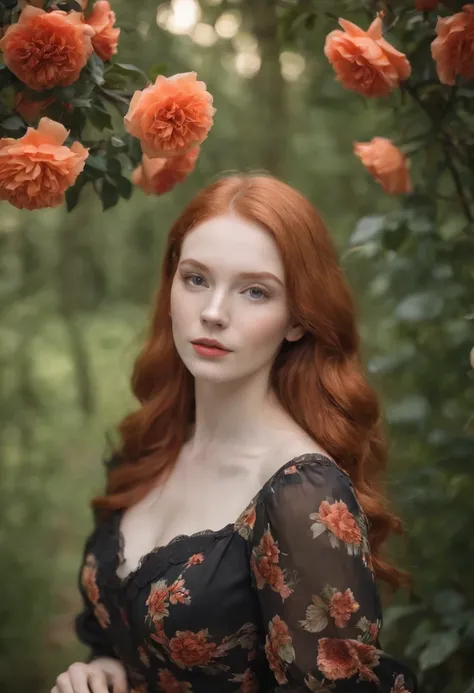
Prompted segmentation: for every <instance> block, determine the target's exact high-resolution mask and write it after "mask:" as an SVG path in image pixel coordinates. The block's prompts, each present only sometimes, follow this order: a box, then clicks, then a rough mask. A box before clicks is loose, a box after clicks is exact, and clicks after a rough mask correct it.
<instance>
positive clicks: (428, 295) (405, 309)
mask: <svg viewBox="0 0 474 693" xmlns="http://www.w3.org/2000/svg"><path fill="white" fill-rule="evenodd" d="M443 307H444V299H443V297H442V296H440V295H439V294H437V293H435V292H434V291H420V292H419V293H417V294H412V295H411V296H407V298H405V299H404V300H403V301H401V303H399V304H398V306H397V307H396V309H395V313H396V315H397V317H398V318H400V319H401V320H406V321H408V322H420V321H422V320H433V319H434V318H437V317H438V316H439V315H440V314H441V312H442V310H443Z"/></svg>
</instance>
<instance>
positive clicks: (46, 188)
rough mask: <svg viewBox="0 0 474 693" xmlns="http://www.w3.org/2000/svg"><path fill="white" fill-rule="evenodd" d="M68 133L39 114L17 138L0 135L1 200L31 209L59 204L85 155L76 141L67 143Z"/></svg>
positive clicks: (79, 168) (61, 126)
mask: <svg viewBox="0 0 474 693" xmlns="http://www.w3.org/2000/svg"><path fill="white" fill-rule="evenodd" d="M67 135H68V131H67V130H66V128H65V127H64V126H63V125H61V124H60V123H56V122H55V121H54V120H50V119H49V118H41V120H40V122H39V124H38V129H37V130H35V129H34V128H28V130H27V131H26V134H25V135H24V136H23V137H21V138H20V139H17V140H15V139H12V138H10V137H5V138H2V139H0V200H7V201H8V202H10V203H11V204H12V205H14V206H15V207H18V208H19V209H30V210H31V209H42V208H44V207H57V206H58V205H60V204H61V203H62V202H63V201H64V193H65V192H66V190H67V188H69V187H70V186H71V185H73V183H74V181H75V180H76V178H77V176H78V175H79V173H80V172H81V171H82V169H83V168H84V162H85V160H86V158H87V155H88V150H87V149H85V148H84V147H83V146H82V144H80V143H79V142H74V143H73V144H72V145H71V147H66V146H65V145H64V144H63V143H64V141H65V139H66V137H67Z"/></svg>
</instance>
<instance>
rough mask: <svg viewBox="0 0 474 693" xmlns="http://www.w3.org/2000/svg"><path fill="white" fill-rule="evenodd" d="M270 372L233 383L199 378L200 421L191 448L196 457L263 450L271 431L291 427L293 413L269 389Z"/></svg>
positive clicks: (198, 410) (196, 423)
mask: <svg viewBox="0 0 474 693" xmlns="http://www.w3.org/2000/svg"><path fill="white" fill-rule="evenodd" d="M268 376H269V374H268V373H261V374H260V373H259V374H253V375H252V377H251V378H248V379H246V380H238V381H233V382H231V383H212V382H209V381H202V380H196V381H195V398H196V421H195V424H194V426H193V427H192V429H191V434H190V439H189V442H188V450H189V453H190V455H191V457H193V458H199V459H203V458H204V459H205V457H206V456H207V457H209V456H212V457H214V456H215V455H219V454H221V453H223V452H225V453H229V452H233V451H236V452H240V453H242V451H243V449H245V450H249V451H250V450H255V451H257V450H259V449H262V448H265V447H267V448H268V446H269V443H271V440H269V434H270V433H271V432H273V431H276V430H277V429H279V428H282V429H283V428H286V429H287V428H288V425H289V421H290V417H289V415H288V414H287V413H286V411H285V410H284V409H283V407H282V405H281V404H280V403H279V402H278V400H277V397H276V395H275V393H274V392H273V391H272V390H270V389H269V386H268Z"/></svg>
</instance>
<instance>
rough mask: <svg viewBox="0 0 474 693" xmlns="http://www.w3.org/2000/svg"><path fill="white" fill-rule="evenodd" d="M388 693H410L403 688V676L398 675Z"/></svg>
mask: <svg viewBox="0 0 474 693" xmlns="http://www.w3.org/2000/svg"><path fill="white" fill-rule="evenodd" d="M390 693H410V691H409V690H408V689H407V688H405V677H404V675H403V674H398V676H397V678H396V679H395V683H394V684H393V686H392V688H391V689H390Z"/></svg>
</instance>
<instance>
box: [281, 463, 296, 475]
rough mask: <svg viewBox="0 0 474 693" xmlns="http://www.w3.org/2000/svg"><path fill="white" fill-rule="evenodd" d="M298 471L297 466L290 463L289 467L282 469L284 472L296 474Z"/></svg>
mask: <svg viewBox="0 0 474 693" xmlns="http://www.w3.org/2000/svg"><path fill="white" fill-rule="evenodd" d="M297 471H298V468H297V466H296V464H292V465H291V467H287V468H286V469H285V471H284V474H296V472H297Z"/></svg>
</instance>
